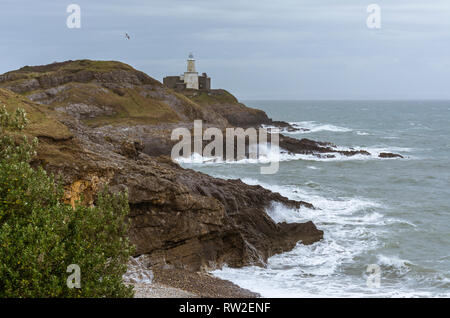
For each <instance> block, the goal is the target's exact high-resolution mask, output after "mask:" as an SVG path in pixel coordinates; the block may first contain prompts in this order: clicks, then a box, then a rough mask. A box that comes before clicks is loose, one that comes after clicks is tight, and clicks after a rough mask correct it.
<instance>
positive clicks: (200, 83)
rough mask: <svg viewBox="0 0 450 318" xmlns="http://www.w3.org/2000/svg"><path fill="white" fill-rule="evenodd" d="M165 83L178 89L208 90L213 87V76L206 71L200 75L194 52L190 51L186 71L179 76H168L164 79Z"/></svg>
mask: <svg viewBox="0 0 450 318" xmlns="http://www.w3.org/2000/svg"><path fill="white" fill-rule="evenodd" d="M163 83H164V85H166V86H167V87H169V88H172V89H177V90H183V89H196V90H203V91H208V90H210V89H211V78H210V77H208V75H206V73H202V75H198V72H197V70H196V69H195V59H194V54H192V53H189V56H188V59H187V69H186V72H184V73H183V74H181V75H179V76H166V77H164V79H163Z"/></svg>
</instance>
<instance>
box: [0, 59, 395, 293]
mask: <svg viewBox="0 0 450 318" xmlns="http://www.w3.org/2000/svg"><path fill="white" fill-rule="evenodd" d="M1 105H5V106H6V108H7V109H8V110H10V111H11V110H14V109H16V108H19V107H20V108H24V109H25V110H26V112H27V114H28V117H29V119H30V125H29V127H28V128H27V131H26V133H27V134H28V135H30V136H34V137H37V138H38V139H39V148H38V154H37V156H36V158H35V160H34V161H33V164H34V165H42V166H43V167H44V168H45V169H46V170H47V171H48V172H51V173H54V174H56V175H60V176H61V178H62V182H63V183H64V185H65V189H66V191H65V198H64V200H66V202H67V203H70V204H75V202H76V201H79V200H81V199H83V200H84V202H83V203H84V204H95V200H96V194H97V193H98V191H99V190H100V189H101V188H102V187H103V186H105V185H108V186H109V189H110V190H111V191H125V190H127V191H128V194H129V204H130V209H131V214H130V221H131V230H130V233H129V236H130V239H131V241H132V242H133V243H134V244H135V245H136V256H139V255H145V256H146V259H147V262H146V266H147V267H148V268H152V269H154V271H155V273H159V275H156V276H155V277H159V278H158V279H160V281H161V282H162V283H164V284H166V285H171V286H173V287H176V288H182V289H184V290H186V291H188V292H189V289H188V288H186V287H183V284H184V285H186V281H184V283H182V281H183V280H182V279H181V277H182V276H183V277H193V276H189V275H188V274H185V275H179V273H180V271H181V272H184V273H196V272H198V273H205V272H206V271H207V270H210V269H214V268H219V267H221V266H223V265H225V264H227V265H228V266H231V267H241V266H246V265H259V266H264V264H265V262H266V260H267V259H268V258H269V257H270V256H272V255H274V254H277V253H282V252H286V251H289V250H291V249H292V248H293V247H294V246H295V245H296V244H297V243H298V242H301V243H303V244H312V243H314V242H317V241H318V240H320V239H321V238H322V236H323V232H322V231H321V230H319V229H317V228H316V226H315V225H314V224H313V223H312V222H306V223H298V224H293V223H289V224H288V223H275V222H274V221H273V220H272V219H271V218H270V217H269V216H268V215H267V213H266V209H268V208H270V207H271V206H272V204H274V203H279V204H283V205H285V206H287V207H289V208H293V209H300V208H314V207H313V206H312V205H311V204H309V203H307V202H302V201H292V200H289V199H287V198H286V197H283V196H281V195H280V194H278V193H274V192H271V191H269V190H267V189H264V188H263V187H261V186H251V185H247V184H245V183H243V182H242V181H241V180H222V179H217V178H213V177H211V176H208V175H206V174H203V173H200V172H196V171H193V170H189V169H183V168H182V167H180V166H179V165H178V164H177V163H175V162H173V161H172V160H171V158H170V151H171V149H172V146H173V144H174V141H172V140H170V134H171V131H172V129H173V128H175V127H187V128H192V123H193V121H194V120H195V119H202V120H203V121H204V123H205V127H207V126H214V127H218V128H221V129H225V128H226V127H237V126H238V127H261V126H262V125H270V126H277V127H281V128H284V129H288V130H291V129H298V128H294V127H292V126H290V125H289V124H288V123H285V122H278V121H273V120H272V119H270V118H268V116H267V115H266V114H265V113H264V112H263V111H261V110H257V109H252V108H249V107H247V106H245V105H244V104H242V103H239V102H238V101H237V99H236V98H235V97H234V96H233V95H231V94H230V93H229V92H227V91H225V90H211V91H208V92H204V91H193V90H186V91H183V92H177V91H174V90H171V89H168V88H166V87H165V86H163V85H162V84H161V83H160V82H158V81H157V80H155V79H153V78H151V77H149V76H148V75H146V74H145V73H143V72H140V71H137V70H135V69H133V68H132V67H131V66H129V65H126V64H123V63H120V62H112V61H90V60H80V61H67V62H62V63H53V64H49V65H43V66H33V67H30V66H26V67H23V68H21V69H19V70H16V71H12V72H8V73H5V74H3V75H0V106H1ZM280 147H281V148H283V149H285V150H287V151H289V152H292V153H300V154H312V155H316V156H321V155H323V154H326V155H327V156H330V154H331V155H332V154H333V153H339V154H343V155H346V156H352V155H355V154H360V155H368V153H367V152H366V151H364V150H355V151H342V150H337V149H336V148H335V147H334V145H332V144H329V143H326V142H316V141H313V140H309V139H301V140H298V139H294V138H291V137H288V136H284V135H281V136H280ZM382 155H383V157H384V158H392V157H396V156H400V155H397V154H389V153H383V154H382ZM380 156H381V155H380ZM166 271H172V272H171V273H172V274H170V273H169V274H165V273H166ZM177 274H178V276H177ZM192 275H193V274H192ZM170 277H172V278H171V279H169V278H170ZM174 277H179V279H175V278H174ZM212 285H214V284H212ZM228 287H229V286H228ZM229 288H231V287H229ZM230 290H233V289H232V288H231V289H230ZM191 292H192V293H194V294H196V295H200V296H214V295H218V294H220V293H217V292H211V293H210V294H201V293H199V292H198V291H197V292H195V291H191ZM226 295H228V294H226ZM237 295H241V296H242V295H245V293H244V294H239V293H237ZM247 296H249V297H250V296H252V295H251V293H250V294H247ZM253 296H255V295H253Z"/></svg>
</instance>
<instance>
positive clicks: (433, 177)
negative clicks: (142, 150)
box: [182, 101, 450, 297]
mask: <svg viewBox="0 0 450 318" xmlns="http://www.w3.org/2000/svg"><path fill="white" fill-rule="evenodd" d="M245 103H246V105H248V106H250V107H254V108H259V109H262V110H264V111H266V112H267V114H268V115H269V116H270V117H272V118H273V119H275V120H284V121H287V122H290V123H292V124H294V125H298V126H299V127H304V128H308V129H310V131H308V132H295V133H290V134H289V133H287V134H288V135H290V136H291V137H294V138H310V139H314V140H320V141H330V142H333V143H335V144H336V145H337V146H339V147H342V148H356V149H358V148H363V149H366V150H368V151H369V152H370V153H371V154H372V155H371V156H357V157H354V158H344V157H337V158H334V159H317V158H315V157H312V156H288V155H286V154H285V155H282V158H281V159H282V160H281V162H280V169H279V171H278V173H277V174H274V175H262V174H260V169H259V168H260V166H261V165H264V163H261V162H260V163H257V162H252V161H248V160H247V161H242V162H238V163H199V162H197V161H196V160H192V161H189V160H188V161H186V162H183V163H182V165H183V166H184V167H187V168H192V169H196V170H199V171H202V172H205V173H208V174H210V175H213V176H216V177H220V178H241V179H242V180H243V181H244V182H246V183H249V184H260V185H262V186H264V187H266V188H268V189H271V190H273V191H276V192H280V193H281V194H282V195H284V196H286V197H289V198H291V199H297V200H305V201H308V202H311V203H313V204H314V205H315V206H316V207H317V208H319V209H317V210H311V209H306V208H301V209H300V210H291V209H286V208H284V207H282V206H277V205H275V206H274V207H273V208H272V209H270V210H269V211H268V213H269V215H270V216H271V217H272V218H273V219H274V220H275V221H276V222H282V221H287V222H304V221H307V220H312V221H313V222H314V223H315V224H316V226H317V227H318V228H319V229H322V230H323V231H324V239H323V240H322V241H321V242H318V243H315V244H313V245H309V246H304V245H301V244H298V245H297V247H296V248H295V249H293V250H292V251H291V252H288V253H284V254H280V255H276V256H273V257H271V258H270V259H269V261H268V264H267V267H266V268H261V267H245V268H241V269H232V268H223V269H221V270H216V271H214V272H213V274H214V275H216V276H217V277H220V278H223V279H227V280H230V281H232V282H234V283H236V284H238V285H239V286H241V287H244V288H247V289H250V290H252V291H255V292H258V293H260V294H261V295H262V296H264V297H450V101H245ZM383 151H388V152H395V153H400V154H401V155H403V156H405V159H379V158H377V155H378V154H379V153H380V152H383ZM266 165H267V164H266ZM369 264H376V265H378V266H379V269H380V272H379V273H380V276H379V277H380V281H379V282H380V284H379V287H377V286H378V285H377V284H373V283H372V284H369V286H368V284H367V280H368V278H369V280H370V282H376V280H373V279H371V277H372V278H373V276H369V275H370V273H367V272H366V271H367V267H368V265H369Z"/></svg>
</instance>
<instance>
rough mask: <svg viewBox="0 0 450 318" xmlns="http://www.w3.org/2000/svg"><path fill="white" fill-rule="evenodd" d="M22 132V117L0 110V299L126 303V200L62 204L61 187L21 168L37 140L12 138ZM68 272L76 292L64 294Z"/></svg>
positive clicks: (106, 197) (117, 197)
mask: <svg viewBox="0 0 450 318" xmlns="http://www.w3.org/2000/svg"><path fill="white" fill-rule="evenodd" d="M26 124H27V119H26V114H25V112H24V111H22V110H17V111H16V113H15V114H14V115H11V114H9V113H8V112H7V111H6V109H5V108H4V107H3V108H0V297H132V295H133V291H132V288H131V287H128V286H126V285H125V284H124V283H123V281H122V275H123V274H124V273H125V271H126V263H127V261H128V259H129V257H130V255H131V254H132V250H133V247H132V246H131V245H130V243H129V240H128V238H127V231H128V224H127V215H128V213H129V206H128V199H127V195H126V194H119V195H110V194H109V193H108V191H107V189H105V190H104V191H102V192H101V193H100V194H99V196H98V199H97V201H96V204H95V206H94V207H86V206H83V205H76V207H75V208H72V207H71V206H70V205H67V204H64V203H62V202H61V198H62V196H63V187H62V186H61V185H60V184H59V183H58V182H55V179H54V177H53V176H51V175H48V174H47V173H46V172H45V171H44V170H43V169H42V168H40V167H39V168H37V169H33V168H31V166H30V164H29V162H30V160H31V159H32V158H33V156H34V155H35V149H36V145H37V140H36V139H35V140H34V141H33V142H29V141H28V140H27V138H26V137H25V136H23V134H21V133H20V131H21V130H23V129H24V127H25V126H26ZM20 139H22V140H20ZM71 264H76V265H78V266H79V268H80V271H81V273H80V274H81V276H80V283H81V288H69V287H68V284H67V280H68V278H69V275H71V272H67V270H68V266H69V265H71Z"/></svg>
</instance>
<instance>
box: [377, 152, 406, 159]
mask: <svg viewBox="0 0 450 318" xmlns="http://www.w3.org/2000/svg"><path fill="white" fill-rule="evenodd" d="M378 157H380V158H403V156H402V155H399V154H396V153H390V152H381V153H380V154H379V155H378Z"/></svg>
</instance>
